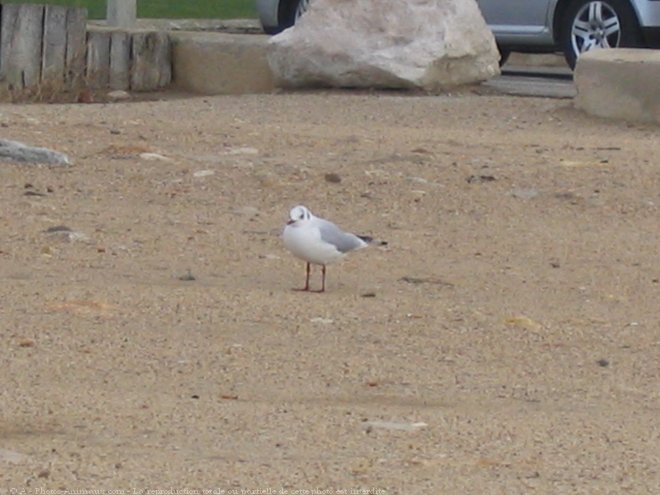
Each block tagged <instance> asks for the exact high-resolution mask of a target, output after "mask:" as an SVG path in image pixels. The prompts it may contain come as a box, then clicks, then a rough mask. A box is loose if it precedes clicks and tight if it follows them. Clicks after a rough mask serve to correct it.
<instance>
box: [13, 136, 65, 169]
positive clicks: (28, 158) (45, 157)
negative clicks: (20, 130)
mask: <svg viewBox="0 0 660 495" xmlns="http://www.w3.org/2000/svg"><path fill="white" fill-rule="evenodd" d="M0 161H5V162H6V161H11V162H20V163H44V164H49V165H71V161H70V160H69V157H68V156H66V155H65V154H63V153H60V152H59V151H53V150H50V149H48V148H40V147H37V146H28V145H26V144H23V143H20V142H18V141H10V140H8V139H0Z"/></svg>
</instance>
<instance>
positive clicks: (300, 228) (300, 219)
mask: <svg viewBox="0 0 660 495" xmlns="http://www.w3.org/2000/svg"><path fill="white" fill-rule="evenodd" d="M282 239H283V240H284V246H286V248H287V249H288V250H289V251H291V253H292V254H293V255H294V256H295V257H296V258H300V259H301V260H303V261H305V262H307V278H306V279H305V287H303V288H302V289H298V290H303V291H309V274H310V271H311V264H315V265H321V273H322V279H321V289H320V290H319V291H318V292H325V265H329V264H330V263H334V262H336V261H339V260H340V259H342V258H343V257H344V256H345V255H346V254H347V253H349V252H351V251H355V250H357V249H362V248H365V247H367V246H368V245H369V243H370V242H371V241H372V240H373V239H372V238H371V237H367V236H361V235H355V234H349V233H348V232H344V231H343V230H341V229H340V228H339V227H337V226H336V225H335V224H334V223H332V222H329V221H328V220H324V219H323V218H318V217H315V216H314V215H313V214H312V212H311V211H309V209H308V208H306V207H304V206H295V207H293V208H292V209H291V212H290V213H289V221H288V222H287V223H286V227H284V233H283V234H282Z"/></svg>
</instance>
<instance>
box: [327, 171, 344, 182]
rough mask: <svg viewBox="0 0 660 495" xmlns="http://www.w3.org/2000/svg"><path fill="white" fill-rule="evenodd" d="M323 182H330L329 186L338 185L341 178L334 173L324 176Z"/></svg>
mask: <svg viewBox="0 0 660 495" xmlns="http://www.w3.org/2000/svg"><path fill="white" fill-rule="evenodd" d="M325 181H326V182H330V183H331V184H339V183H340V182H341V177H340V176H339V174H335V173H330V174H325Z"/></svg>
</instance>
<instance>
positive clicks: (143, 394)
mask: <svg viewBox="0 0 660 495" xmlns="http://www.w3.org/2000/svg"><path fill="white" fill-rule="evenodd" d="M0 125H2V129H3V133H2V137H3V138H7V139H13V140H19V141H23V142H26V143H29V144H32V145H37V146H46V147H51V148H55V149H57V150H58V151H62V152H64V153H67V154H68V155H69V156H70V157H71V158H72V159H73V160H74V162H75V163H74V165H73V166H71V167H68V168H61V167H60V168H45V167H35V166H26V165H13V164H2V165H0V177H1V180H0V189H1V194H0V206H1V209H0V227H1V229H2V238H1V240H0V277H2V282H3V283H2V284H1V286H0V301H1V302H0V317H1V320H0V321H1V323H0V325H1V331H2V338H3V345H2V347H1V348H0V362H2V367H3V373H2V376H3V383H4V386H3V387H2V397H1V399H0V403H1V404H2V415H1V417H0V484H1V485H2V486H4V487H11V488H17V489H23V488H29V489H30V490H34V489H35V488H37V487H44V488H48V489H74V488H78V489H97V490H126V491H127V493H131V494H133V492H132V491H129V490H133V489H135V490H137V493H140V494H141V493H142V492H139V490H146V489H156V490H169V489H173V490H186V489H187V490H199V494H200V495H202V494H203V493H204V492H202V490H215V491H213V492H209V493H213V494H214V495H215V494H216V493H217V494H221V493H227V494H228V493H269V492H267V491H266V490H274V491H272V492H270V493H288V494H292V493H295V490H300V491H299V492H298V493H305V492H304V490H309V492H308V493H312V490H319V493H325V492H323V490H325V491H326V492H327V493H333V494H338V493H351V490H353V493H381V494H385V493H387V494H429V493H443V494H469V493H475V494H477V493H479V494H483V493H552V494H558V493H623V492H627V493H635V494H644V493H649V494H650V493H657V490H658V488H659V486H660V477H659V476H660V475H659V473H660V464H659V460H658V445H660V438H659V433H658V431H659V430H658V428H657V417H658V411H659V409H660V393H659V390H658V376H659V374H660V364H659V361H658V355H659V352H658V351H659V347H658V346H659V341H658V332H659V329H660V317H659V316H658V301H659V300H660V263H659V259H658V257H659V252H658V246H660V231H659V230H658V218H660V215H659V212H658V205H659V203H660V193H659V191H660V169H659V168H658V158H657V157H658V156H660V144H659V142H658V140H657V132H658V129H657V128H654V127H645V126H641V125H629V124H625V123H613V122H606V121H601V120H595V119H591V118H588V117H586V116H584V115H582V114H580V113H577V112H575V111H574V110H572V109H571V107H570V102H568V101H562V100H547V99H533V98H508V97H497V96H477V95H470V94H461V95H458V96H443V97H425V96H406V95H405V94H398V93H373V94H365V93H338V92H328V93H325V92H323V93H303V94H278V95H261V96H241V97H232V96H230V97H215V98H195V99H168V98H164V99H163V100H162V101H149V102H139V103H127V104H115V105H25V106H10V105H4V106H2V107H0ZM328 177H332V180H329V179H328ZM296 204H304V205H306V206H308V207H309V208H310V209H311V210H312V211H313V212H315V213H317V214H318V215H320V216H324V217H327V218H330V219H332V220H334V221H335V222H337V223H338V224H339V225H340V226H342V227H345V228H346V229H348V230H352V231H355V232H358V233H361V234H367V235H371V236H373V237H375V238H376V239H378V240H380V241H386V244H380V245H376V246H373V247H371V248H369V249H366V250H362V251H360V252H357V253H354V254H352V255H351V256H350V257H349V258H348V259H347V260H346V261H345V262H343V263H342V264H339V265H332V266H330V267H329V268H328V291H327V293H325V294H306V293H300V292H294V291H292V290H291V288H293V287H299V286H301V285H302V284H303V282H304V264H303V263H302V262H299V261H296V260H295V259H293V258H292V257H291V256H290V255H289V254H288V253H287V252H286V251H285V250H284V248H283V246H282V244H281V241H280V239H279V233H280V231H281V228H282V226H283V224H284V221H285V220H286V218H287V215H288V211H289V209H290V208H291V207H292V206H294V205H296ZM53 227H60V228H59V230H58V229H53ZM64 227H65V228H66V229H65V230H63V228H64ZM49 229H51V230H50V232H49ZM55 231H57V232H55ZM54 232H55V234H57V233H58V232H59V234H60V235H55V234H54ZM62 232H64V233H65V234H66V235H61V233H62ZM73 234H76V235H73ZM317 277H319V273H318V272H317V271H315V272H314V279H313V280H314V283H318V278H317ZM358 489H361V490H363V491H362V492H360V491H357V490H358ZM241 490H253V491H252V492H241ZM256 490H262V492H258V491H256ZM342 490H345V491H344V492H342ZM368 490H371V492H368ZM180 493H183V492H180Z"/></svg>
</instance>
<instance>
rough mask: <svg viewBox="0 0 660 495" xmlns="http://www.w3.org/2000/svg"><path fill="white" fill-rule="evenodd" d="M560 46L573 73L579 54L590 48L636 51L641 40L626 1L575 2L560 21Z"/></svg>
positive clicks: (595, 0)
mask: <svg viewBox="0 0 660 495" xmlns="http://www.w3.org/2000/svg"><path fill="white" fill-rule="evenodd" d="M560 44H561V49H562V51H563V52H564V57H565V58H566V62H568V65H569V66H570V67H571V69H573V68H575V64H576V62H577V58H578V57H579V56H580V53H584V52H586V51H589V50H591V49H594V48H617V47H637V46H641V44H642V38H641V31H640V27H639V23H638V21H637V16H636V14H635V11H634V10H633V9H632V7H631V6H630V4H629V3H628V2H627V0H576V1H574V2H572V3H571V4H570V5H569V6H568V8H567V9H566V12H565V13H564V15H563V17H562V20H561V27H560Z"/></svg>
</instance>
